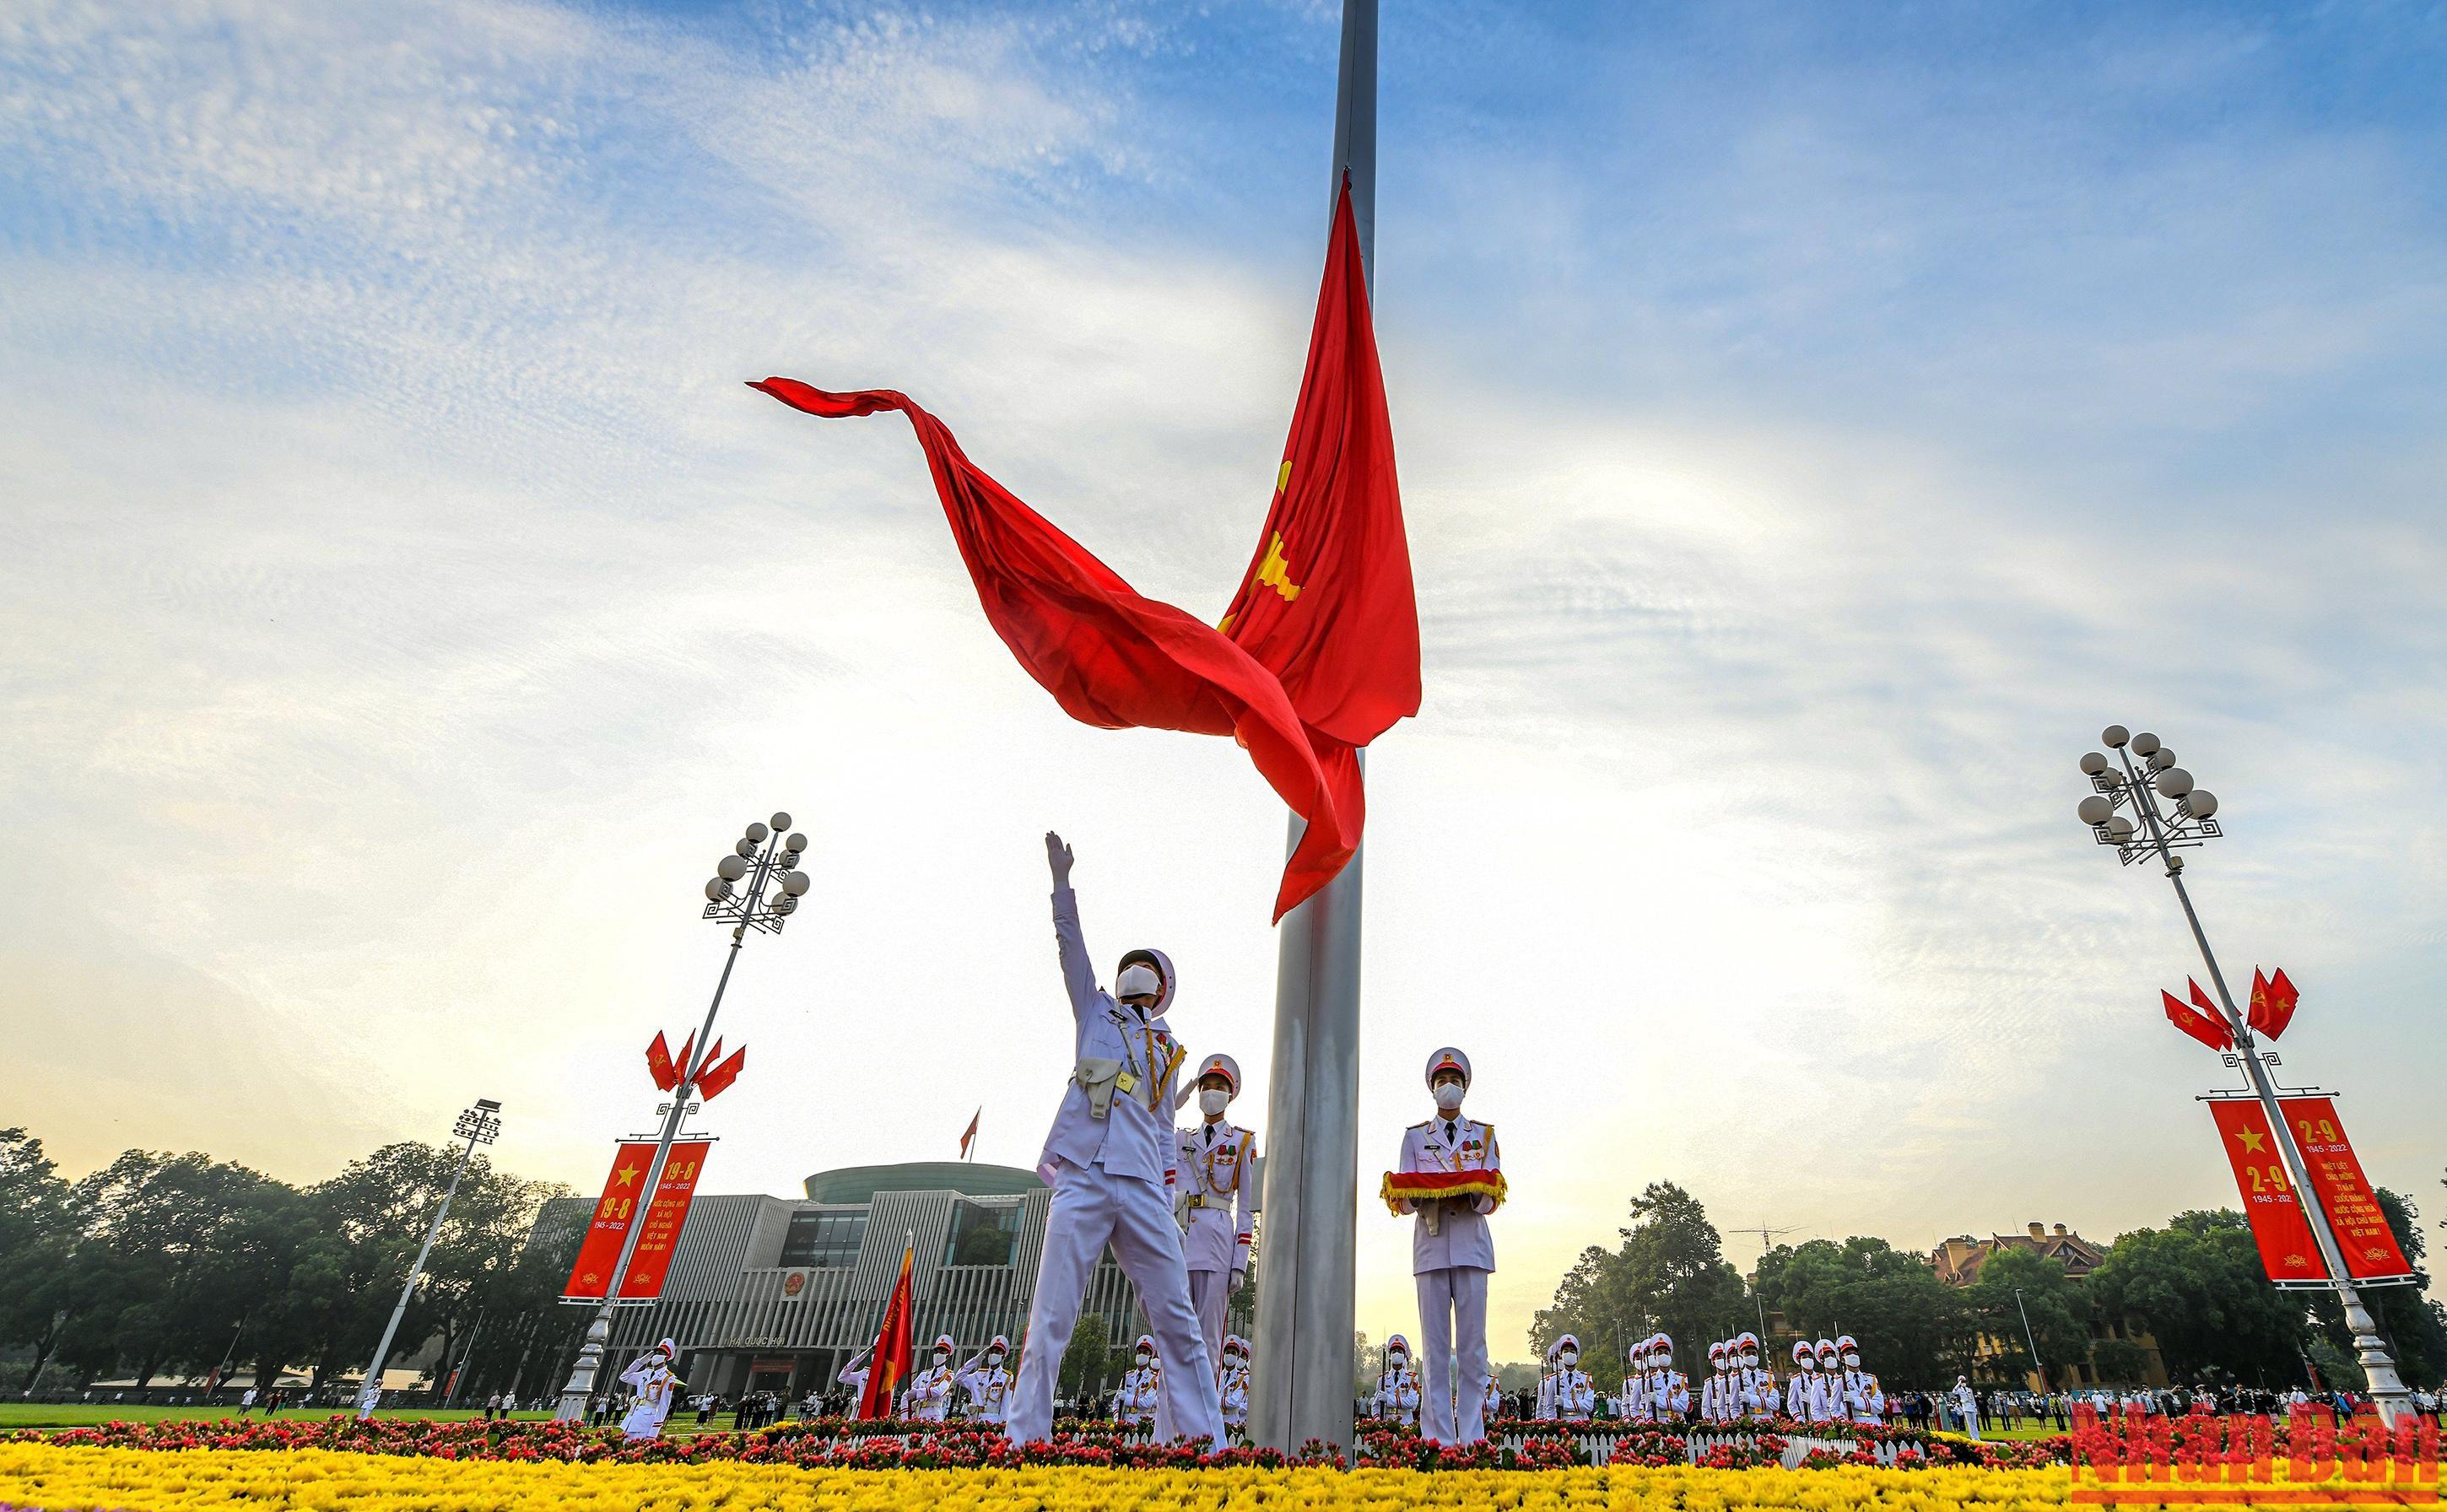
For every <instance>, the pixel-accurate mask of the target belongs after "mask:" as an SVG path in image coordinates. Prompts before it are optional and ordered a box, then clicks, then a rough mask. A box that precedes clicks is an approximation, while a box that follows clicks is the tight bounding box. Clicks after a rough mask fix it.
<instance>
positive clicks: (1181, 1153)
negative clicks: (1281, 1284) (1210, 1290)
mask: <svg viewBox="0 0 2447 1512" xmlns="http://www.w3.org/2000/svg"><path fill="white" fill-rule="evenodd" d="M1257 1158H1258V1136H1256V1135H1255V1134H1252V1133H1250V1132H1249V1131H1248V1130H1247V1129H1244V1128H1237V1127H1235V1126H1234V1125H1231V1124H1229V1123H1226V1122H1223V1121H1222V1120H1218V1121H1217V1122H1215V1123H1212V1124H1204V1123H1202V1124H1197V1125H1192V1126H1191V1127H1188V1128H1186V1129H1183V1130H1182V1131H1181V1140H1180V1144H1179V1147H1178V1155H1177V1157H1176V1159H1175V1162H1174V1164H1175V1167H1176V1169H1177V1170H1178V1172H1179V1175H1178V1176H1177V1177H1176V1178H1175V1180H1176V1181H1178V1182H1179V1183H1180V1190H1181V1191H1182V1192H1183V1193H1184V1194H1185V1195H1184V1196H1183V1198H1182V1202H1183V1204H1184V1205H1183V1216H1184V1218H1185V1219H1186V1223H1185V1226H1184V1229H1183V1238H1182V1242H1181V1249H1182V1258H1183V1259H1185V1260H1186V1261H1187V1262H1188V1265H1187V1269H1189V1270H1193V1271H1245V1270H1247V1269H1248V1268H1249V1237H1250V1234H1251V1232H1252V1227H1253V1225H1252V1224H1251V1222H1250V1215H1249V1200H1250V1199H1251V1198H1252V1197H1254V1196H1255V1195H1256V1193H1255V1191H1254V1190H1253V1188H1254V1187H1255V1186H1256V1184H1257V1183H1256V1182H1254V1181H1250V1180H1249V1175H1250V1170H1251V1165H1252V1162H1255V1161H1256V1160H1257Z"/></svg>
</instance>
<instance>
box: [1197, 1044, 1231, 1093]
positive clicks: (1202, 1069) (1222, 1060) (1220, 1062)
mask: <svg viewBox="0 0 2447 1512" xmlns="http://www.w3.org/2000/svg"><path fill="white" fill-rule="evenodd" d="M1216 1071H1222V1072H1223V1079H1224V1080H1225V1081H1227V1082H1229V1083H1231V1084H1232V1095H1233V1096H1234V1097H1238V1096H1240V1095H1241V1063H1240V1062H1239V1061H1236V1060H1234V1059H1233V1058H1232V1057H1231V1056H1229V1055H1223V1054H1216V1055H1209V1056H1208V1057H1206V1059H1205V1060H1203V1061H1200V1062H1199V1063H1198V1074H1197V1075H1196V1076H1193V1077H1191V1078H1190V1081H1192V1082H1193V1083H1195V1082H1203V1081H1205V1080H1206V1078H1207V1076H1208V1075H1210V1074H1211V1073H1213V1072H1216Z"/></svg>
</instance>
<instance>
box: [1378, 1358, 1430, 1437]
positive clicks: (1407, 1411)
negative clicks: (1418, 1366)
mask: <svg viewBox="0 0 2447 1512" xmlns="http://www.w3.org/2000/svg"><path fill="white" fill-rule="evenodd" d="M1371 1400H1372V1402H1373V1404H1374V1407H1375V1412H1376V1415H1377V1416H1378V1417H1380V1418H1385V1419H1388V1420H1390V1421H1392V1422H1395V1423H1412V1424H1415V1423H1417V1422H1418V1421H1419V1372H1418V1371H1416V1370H1413V1369H1411V1368H1410V1367H1409V1366H1407V1365H1405V1366H1403V1367H1402V1368H1401V1369H1399V1370H1386V1371H1383V1372H1381V1373H1379V1374H1378V1375H1377V1377H1376V1394H1375V1397H1374V1398H1372V1399H1371Z"/></svg>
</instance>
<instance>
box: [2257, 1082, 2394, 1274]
mask: <svg viewBox="0 0 2447 1512" xmlns="http://www.w3.org/2000/svg"><path fill="white" fill-rule="evenodd" d="M2277 1106H2278V1107H2279V1109H2281V1110H2282V1111H2283V1112H2284V1113H2285V1115H2286V1127H2288V1128H2290V1129H2292V1130H2293V1131H2294V1144H2295V1147H2296V1148H2298V1149H2300V1150H2301V1151H2302V1152H2303V1166H2304V1169H2305V1170H2306V1171H2308V1172H2309V1173H2310V1176H2311V1191H2312V1192H2313V1194H2314V1195H2316V1196H2317V1197H2318V1198H2319V1199H2320V1210H2321V1211H2322V1212H2324V1213H2325V1214H2327V1215H2328V1229H2329V1232H2330V1233H2332V1234H2334V1235H2335V1236H2336V1238H2337V1249H2338V1252H2339V1253H2340V1254H2342V1255H2343V1257H2344V1261H2345V1275H2346V1276H2350V1277H2352V1278H2353V1279H2354V1280H2357V1281H2375V1280H2394V1279H2396V1278H2398V1277H2400V1276H2410V1275H2411V1274H2412V1273H2413V1265H2412V1262H2411V1261H2409V1260H2407V1259H2406V1258H2405V1257H2404V1250H2403V1247H2402V1246H2400V1245H2399V1244H2398V1243H2397V1242H2396V1231H2395V1230H2393V1229H2391V1228H2389V1227H2388V1226H2387V1215H2386V1214H2385V1213H2384V1212H2382V1211H2381V1208H2380V1205H2379V1199H2378V1198H2376V1197H2373V1196H2372V1195H2371V1186H2370V1181H2369V1179H2368V1178H2366V1177H2365V1176H2363V1175H2362V1162H2361V1161H2359V1160H2357V1159H2355V1158H2354V1147H2353V1145H2352V1143H2349V1142H2348V1141H2347V1140H2346V1138H2345V1126H2344V1124H2343V1122H2342V1121H2341V1120H2339V1118H2338V1117H2337V1105H2336V1102H2335V1100H2333V1099H2331V1098H2325V1097H2286V1098H2280V1099H2279V1100H2278V1103H2277Z"/></svg>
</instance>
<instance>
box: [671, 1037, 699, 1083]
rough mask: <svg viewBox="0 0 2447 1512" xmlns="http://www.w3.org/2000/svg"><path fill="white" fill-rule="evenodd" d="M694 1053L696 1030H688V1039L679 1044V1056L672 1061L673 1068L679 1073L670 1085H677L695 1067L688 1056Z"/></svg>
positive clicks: (694, 1063)
mask: <svg viewBox="0 0 2447 1512" xmlns="http://www.w3.org/2000/svg"><path fill="white" fill-rule="evenodd" d="M695 1053H696V1030H689V1037H688V1039H687V1040H686V1041H685V1042H684V1043H682V1044H681V1046H680V1053H679V1058H678V1059H677V1060H675V1061H673V1063H672V1064H673V1068H674V1069H676V1070H677V1071H678V1073H679V1074H678V1076H677V1077H675V1078H674V1079H673V1084H672V1085H673V1086H674V1087H676V1086H678V1085H679V1083H680V1082H681V1081H684V1080H686V1079H687V1078H688V1075H689V1073H690V1072H692V1071H693V1070H695V1069H696V1062H694V1061H692V1060H691V1059H690V1058H689V1057H691V1056H692V1055H694V1054H695Z"/></svg>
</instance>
